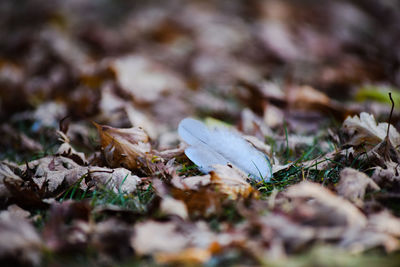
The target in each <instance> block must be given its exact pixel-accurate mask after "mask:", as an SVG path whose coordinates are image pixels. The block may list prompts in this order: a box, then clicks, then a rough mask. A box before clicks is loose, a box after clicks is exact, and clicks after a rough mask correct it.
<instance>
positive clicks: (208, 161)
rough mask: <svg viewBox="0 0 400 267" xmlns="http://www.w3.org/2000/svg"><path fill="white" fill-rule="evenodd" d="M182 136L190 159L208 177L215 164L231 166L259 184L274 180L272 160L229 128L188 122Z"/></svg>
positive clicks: (184, 124)
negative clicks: (208, 126) (209, 126)
mask: <svg viewBox="0 0 400 267" xmlns="http://www.w3.org/2000/svg"><path fill="white" fill-rule="evenodd" d="M178 133H179V135H180V137H181V138H182V139H183V140H184V141H185V142H186V143H187V144H188V145H189V147H188V148H186V149H185V154H186V156H187V157H188V158H189V159H190V160H191V161H193V162H194V163H195V164H196V165H197V166H198V167H199V169H200V171H202V172H204V173H208V172H210V171H212V170H213V165H215V164H221V165H227V164H228V163H229V164H233V165H235V166H236V167H238V168H239V169H241V170H242V171H244V172H245V173H246V174H248V175H249V177H250V178H252V179H254V180H256V181H262V180H264V181H269V179H270V178H271V176H272V171H271V164H270V163H269V160H268V157H267V156H266V155H265V154H264V153H262V152H260V151H259V150H257V149H256V148H254V147H253V146H252V145H251V144H250V143H248V142H247V141H246V140H244V139H243V138H242V136H241V135H240V134H239V133H237V132H234V131H231V130H229V129H228V128H225V127H216V128H214V129H211V130H210V129H208V128H207V126H206V125H204V124H203V123H202V122H200V121H198V120H194V119H191V118H186V119H183V120H182V121H181V122H180V124H179V127H178Z"/></svg>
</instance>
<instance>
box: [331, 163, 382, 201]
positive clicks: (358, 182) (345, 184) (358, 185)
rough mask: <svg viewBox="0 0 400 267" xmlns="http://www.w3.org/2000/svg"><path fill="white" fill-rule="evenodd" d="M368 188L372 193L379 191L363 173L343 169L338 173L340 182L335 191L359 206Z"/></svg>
mask: <svg viewBox="0 0 400 267" xmlns="http://www.w3.org/2000/svg"><path fill="white" fill-rule="evenodd" d="M368 187H369V188H371V189H372V190H374V191H377V190H380V188H379V186H378V185H377V184H376V183H375V182H374V181H373V180H372V179H371V178H370V177H368V176H367V175H366V174H365V173H362V172H360V171H357V170H355V169H352V168H345V169H343V170H342V171H341V172H340V181H339V184H338V185H337V187H336V189H337V191H338V193H339V195H341V196H343V197H345V198H347V199H348V200H350V201H351V202H354V203H355V204H357V205H358V206H360V205H362V201H363V199H364V195H365V191H366V189H367V188H368Z"/></svg>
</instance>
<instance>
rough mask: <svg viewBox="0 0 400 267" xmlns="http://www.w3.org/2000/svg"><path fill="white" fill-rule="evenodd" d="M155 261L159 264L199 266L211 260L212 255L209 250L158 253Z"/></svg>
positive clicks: (191, 249)
mask: <svg viewBox="0 0 400 267" xmlns="http://www.w3.org/2000/svg"><path fill="white" fill-rule="evenodd" d="M155 259H156V261H157V263H159V264H170V265H171V264H172V265H185V266H187V265H198V264H204V263H206V262H207V261H209V260H210V259H211V253H210V251H209V250H207V249H201V248H186V249H184V250H183V251H180V252H177V253H165V252H159V253H156V255H155Z"/></svg>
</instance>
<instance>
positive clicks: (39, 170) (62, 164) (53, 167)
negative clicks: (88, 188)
mask: <svg viewBox="0 0 400 267" xmlns="http://www.w3.org/2000/svg"><path fill="white" fill-rule="evenodd" d="M28 166H29V168H31V169H34V170H35V173H34V175H33V177H32V179H33V181H34V182H35V183H36V184H37V186H38V187H39V188H40V189H42V188H43V186H46V188H45V191H46V192H49V193H52V192H55V191H56V190H58V189H59V187H60V186H61V185H62V184H63V183H64V182H65V185H66V186H67V187H68V186H71V185H72V184H74V183H75V182H77V181H78V180H79V179H80V178H82V177H83V176H84V175H85V174H86V173H87V167H82V166H79V165H78V164H77V163H75V162H74V161H73V160H71V159H69V158H65V157H60V156H58V157H54V156H48V157H44V158H41V159H38V160H34V161H31V162H29V163H28ZM20 169H21V170H22V171H26V166H25V165H22V166H20ZM81 186H83V187H81V188H82V189H85V187H84V184H81Z"/></svg>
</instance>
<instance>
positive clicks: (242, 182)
mask: <svg viewBox="0 0 400 267" xmlns="http://www.w3.org/2000/svg"><path fill="white" fill-rule="evenodd" d="M213 167H214V170H213V171H212V172H211V179H210V180H211V184H213V185H215V186H216V188H217V190H218V191H219V192H221V193H223V194H226V195H228V196H229V197H230V198H232V199H234V200H235V199H238V198H240V197H243V198H247V197H249V196H251V195H252V196H257V195H258V191H256V190H255V189H254V188H253V187H252V186H251V185H250V184H249V183H248V182H247V181H246V180H247V176H246V175H245V174H244V173H243V172H242V171H240V170H239V169H237V168H236V167H234V166H225V165H214V166H213Z"/></svg>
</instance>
